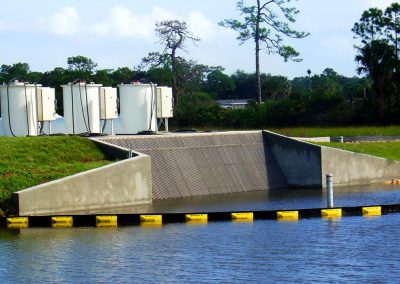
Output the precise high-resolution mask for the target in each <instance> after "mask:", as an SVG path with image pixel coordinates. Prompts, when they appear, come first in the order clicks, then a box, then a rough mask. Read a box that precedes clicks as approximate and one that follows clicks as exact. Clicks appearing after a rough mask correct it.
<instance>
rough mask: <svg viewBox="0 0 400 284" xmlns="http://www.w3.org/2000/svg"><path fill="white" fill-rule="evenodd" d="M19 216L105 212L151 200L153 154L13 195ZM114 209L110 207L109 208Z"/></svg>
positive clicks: (139, 156) (138, 156)
mask: <svg viewBox="0 0 400 284" xmlns="http://www.w3.org/2000/svg"><path fill="white" fill-rule="evenodd" d="M14 200H15V202H16V205H17V208H18V209H17V211H18V214H19V215H20V216H33V215H65V214H87V213H92V214H94V213H96V212H104V210H106V209H113V208H118V207H126V206H136V205H141V204H149V203H151V202H152V183H151V161H150V157H148V156H146V155H143V154H138V155H137V156H136V157H133V158H131V159H127V160H124V161H120V162H116V163H114V164H111V165H107V166H104V167H101V168H97V169H93V170H90V171H87V172H83V173H79V174H76V175H73V176H69V177H66V178H62V179H59V180H56V181H52V182H49V183H45V184H42V185H39V186H35V187H31V188H28V189H25V190H21V191H18V192H16V193H15V194H14ZM110 211H111V210H110Z"/></svg>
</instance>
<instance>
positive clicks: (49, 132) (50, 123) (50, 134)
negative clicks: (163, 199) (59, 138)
mask: <svg viewBox="0 0 400 284" xmlns="http://www.w3.org/2000/svg"><path fill="white" fill-rule="evenodd" d="M43 123H44V122H43ZM49 135H51V121H49Z"/></svg>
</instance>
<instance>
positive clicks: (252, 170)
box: [101, 131, 287, 199]
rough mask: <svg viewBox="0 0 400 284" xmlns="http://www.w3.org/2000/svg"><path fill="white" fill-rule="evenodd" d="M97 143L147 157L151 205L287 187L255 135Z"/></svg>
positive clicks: (120, 139)
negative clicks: (150, 182)
mask: <svg viewBox="0 0 400 284" xmlns="http://www.w3.org/2000/svg"><path fill="white" fill-rule="evenodd" d="M101 140H103V141H106V142H108V143H111V144H113V145H119V146H121V147H124V148H129V149H133V150H135V151H138V152H141V153H145V154H147V155H149V156H151V159H152V180H153V199H169V198H183V197H193V196H205V195H213V194H222V193H235V192H246V191H255V190H268V189H274V188H282V187H287V183H286V180H285V177H284V176H283V174H282V172H281V170H280V168H279V167H278V165H277V163H276V160H275V157H274V155H273V154H272V153H271V151H270V149H269V148H268V147H266V145H265V144H264V139H263V135H262V132H261V131H240V132H222V133H197V134H169V135H154V136H118V137H107V138H102V139H101Z"/></svg>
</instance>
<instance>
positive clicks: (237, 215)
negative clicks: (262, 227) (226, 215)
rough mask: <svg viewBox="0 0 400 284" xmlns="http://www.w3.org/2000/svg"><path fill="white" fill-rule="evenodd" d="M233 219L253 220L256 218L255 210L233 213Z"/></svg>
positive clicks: (241, 220) (240, 220)
mask: <svg viewBox="0 0 400 284" xmlns="http://www.w3.org/2000/svg"><path fill="white" fill-rule="evenodd" d="M231 218H232V221H239V222H252V221H253V218H254V214H253V212H239V213H231Z"/></svg>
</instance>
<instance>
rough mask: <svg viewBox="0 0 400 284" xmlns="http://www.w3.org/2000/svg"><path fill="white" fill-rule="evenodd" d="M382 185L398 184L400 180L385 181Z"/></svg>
mask: <svg viewBox="0 0 400 284" xmlns="http://www.w3.org/2000/svg"><path fill="white" fill-rule="evenodd" d="M383 183H384V184H400V179H392V180H385V181H384V182H383Z"/></svg>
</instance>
